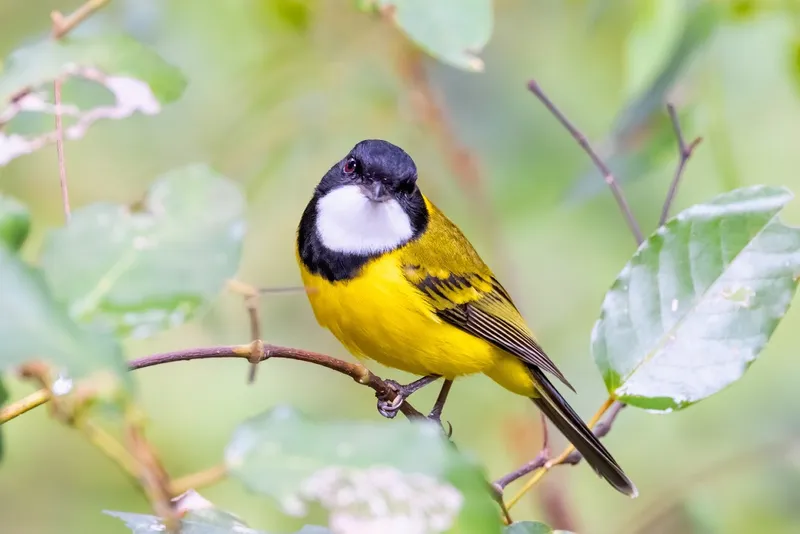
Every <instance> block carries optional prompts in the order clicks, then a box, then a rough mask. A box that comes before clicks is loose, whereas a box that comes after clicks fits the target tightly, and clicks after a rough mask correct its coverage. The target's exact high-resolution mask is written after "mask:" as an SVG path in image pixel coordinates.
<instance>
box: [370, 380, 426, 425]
mask: <svg viewBox="0 0 800 534" xmlns="http://www.w3.org/2000/svg"><path fill="white" fill-rule="evenodd" d="M438 379H439V377H438V376H436V375H429V376H423V377H422V378H420V379H418V380H415V381H413V382H411V383H410V384H406V385H405V386H403V385H400V384H398V383H397V382H395V381H394V380H384V381H383V382H384V383H385V384H386V386H387V389H386V390H385V391H383V392H381V393H378V392H376V393H375V396H376V397H377V398H378V412H379V413H380V414H381V415H382V416H384V417H386V418H387V419H394V416H396V415H397V412H398V411H399V410H400V407H401V406H402V405H403V403H404V402H405V400H406V399H407V398H408V397H410V396H411V394H412V393H414V392H415V391H418V390H420V389H422V388H423V387H425V386H427V385H428V384H430V383H431V382H435V381H436V380H438Z"/></svg>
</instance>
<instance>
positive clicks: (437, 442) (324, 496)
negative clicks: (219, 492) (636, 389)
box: [225, 407, 500, 533]
mask: <svg viewBox="0 0 800 534" xmlns="http://www.w3.org/2000/svg"><path fill="white" fill-rule="evenodd" d="M225 459H226V463H227V465H228V468H229V470H230V472H231V474H232V475H233V476H234V477H236V478H238V479H240V480H241V481H242V482H243V483H244V484H245V485H246V486H247V487H248V488H249V489H251V490H252V491H255V492H259V493H263V494H266V495H269V496H271V497H273V498H274V499H275V500H277V501H278V502H279V503H280V504H281V505H282V506H283V508H284V510H285V511H286V512H287V513H290V514H292V515H298V516H301V515H304V514H305V513H306V509H307V506H308V504H309V503H312V502H319V503H320V504H321V505H322V506H323V507H324V508H326V509H327V510H328V512H329V513H330V525H331V527H332V528H333V530H335V531H342V530H343V528H344V527H343V525H350V526H351V527H355V526H356V525H357V526H358V527H360V528H362V529H363V530H364V531H365V532H380V531H383V530H386V529H388V528H389V527H390V526H393V527H398V525H401V524H402V525H406V526H407V528H406V530H408V531H420V532H427V531H429V529H430V530H432V531H435V532H443V531H446V530H448V529H449V528H451V527H453V528H455V529H456V531H462V532H482V533H483V532H485V533H492V532H494V533H499V532H500V521H499V514H498V513H497V509H496V505H495V504H494V501H493V499H492V497H491V495H490V493H489V485H488V483H487V482H486V480H485V478H484V476H483V473H482V472H481V470H480V469H479V468H478V467H477V466H476V465H475V464H474V463H473V462H471V461H470V460H468V459H466V458H465V457H464V456H462V455H461V454H459V453H458V452H457V451H456V450H455V449H454V448H453V446H452V444H451V443H450V442H449V441H447V440H446V439H445V438H444V436H443V435H442V432H441V428H440V427H438V426H437V425H433V424H406V425H400V424H389V423H384V422H381V423H371V422H350V421H324V422H323V421H312V420H309V419H306V418H304V417H302V416H300V415H298V414H297V413H296V412H294V411H293V410H292V409H291V408H288V407H279V408H275V409H272V410H269V411H267V412H265V413H263V414H261V415H259V416H256V417H254V418H252V419H249V420H247V421H245V422H244V423H243V424H241V425H240V426H239V428H237V430H236V431H235V432H234V435H233V438H232V440H231V442H230V444H229V445H228V447H227V449H226V452H225ZM411 526H413V528H412V527H411Z"/></svg>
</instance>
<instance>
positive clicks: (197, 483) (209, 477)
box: [170, 464, 228, 496]
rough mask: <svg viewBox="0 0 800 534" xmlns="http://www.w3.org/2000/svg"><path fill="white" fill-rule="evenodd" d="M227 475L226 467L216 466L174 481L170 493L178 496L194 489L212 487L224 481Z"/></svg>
mask: <svg viewBox="0 0 800 534" xmlns="http://www.w3.org/2000/svg"><path fill="white" fill-rule="evenodd" d="M227 475H228V470H227V468H226V467H225V465H223V464H220V465H215V466H214V467H210V468H208V469H204V470H203V471H198V472H197V473H192V474H190V475H186V476H185V477H181V478H178V479H174V480H173V481H172V484H171V485H170V493H171V494H172V495H173V496H177V495H180V494H182V493H185V492H187V491H189V490H192V489H198V488H203V487H206V486H211V485H213V484H216V483H217V482H219V481H220V480H222V479H224V478H225V477H226V476H227Z"/></svg>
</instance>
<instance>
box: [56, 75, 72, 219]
mask: <svg viewBox="0 0 800 534" xmlns="http://www.w3.org/2000/svg"><path fill="white" fill-rule="evenodd" d="M62 83H63V82H62V80H61V78H56V81H55V82H54V83H53V95H54V97H53V98H54V100H55V115H56V152H57V154H58V181H59V184H60V185H61V203H62V205H63V209H64V218H65V219H66V220H67V222H69V221H70V219H71V218H72V213H71V210H70V207H69V188H68V187H67V164H66V161H65V160H64V124H63V120H62V117H61V84H62Z"/></svg>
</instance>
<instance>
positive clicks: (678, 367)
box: [592, 187, 800, 411]
mask: <svg viewBox="0 0 800 534" xmlns="http://www.w3.org/2000/svg"><path fill="white" fill-rule="evenodd" d="M791 198H792V195H791V194H790V193H789V192H788V191H786V190H785V189H778V188H774V187H752V188H747V189H738V190H736V191H731V192H729V193H724V194H722V195H720V196H718V197H716V198H714V199H712V200H710V201H709V202H707V203H705V204H697V205H695V206H692V207H691V208H688V209H686V210H685V211H683V212H681V213H680V214H678V215H677V216H676V217H675V218H674V219H672V220H671V221H669V222H668V223H667V224H666V225H664V226H663V227H661V228H659V229H658V230H657V231H656V232H655V233H653V234H652V235H651V236H650V238H648V239H647V241H645V243H644V244H643V245H642V246H641V247H640V248H639V250H638V251H637V252H636V254H634V256H633V258H632V259H631V260H630V262H628V264H627V265H626V266H625V267H624V268H623V269H622V272H621V273H620V275H619V277H618V278H617V280H616V281H615V282H614V284H613V285H612V287H611V289H610V290H609V292H608V294H606V298H605V301H604V302H603V308H602V311H601V312H600V319H599V321H598V322H597V325H596V326H595V329H594V333H593V335H592V347H593V353H594V358H595V361H596V362H597V365H598V367H599V368H600V370H601V372H602V373H603V378H604V379H605V382H606V387H607V388H608V391H609V392H610V393H611V394H612V395H613V396H615V397H617V398H619V399H620V400H622V401H624V402H626V403H627V404H629V405H632V406H638V407H641V408H648V409H651V410H661V411H671V410H675V409H680V408H685V407H686V406H689V405H690V404H693V403H695V402H697V401H699V400H701V399H704V398H706V397H708V396H709V395H712V394H714V393H716V392H717V391H719V390H721V389H722V388H724V387H725V386H727V385H729V384H731V383H732V382H734V381H736V380H738V379H739V378H741V377H742V375H743V374H744V372H745V371H746V370H747V368H748V367H749V366H750V364H751V363H752V362H753V360H755V358H756V357H757V356H758V354H759V352H761V350H762V349H763V348H764V346H765V345H766V343H767V341H768V340H769V338H770V336H771V335H772V332H773V331H774V330H775V328H776V327H777V326H778V323H779V322H780V320H781V319H782V318H783V316H784V315H785V314H786V311H787V309H788V307H789V304H790V303H791V301H792V297H794V293H795V289H796V286H797V277H798V275H800V254H799V252H800V230H798V229H796V228H791V227H788V226H785V225H783V224H782V223H781V222H780V221H779V220H778V218H777V216H778V212H779V211H780V210H781V209H783V207H784V206H785V205H786V203H787V202H789V200H790V199H791Z"/></svg>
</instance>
